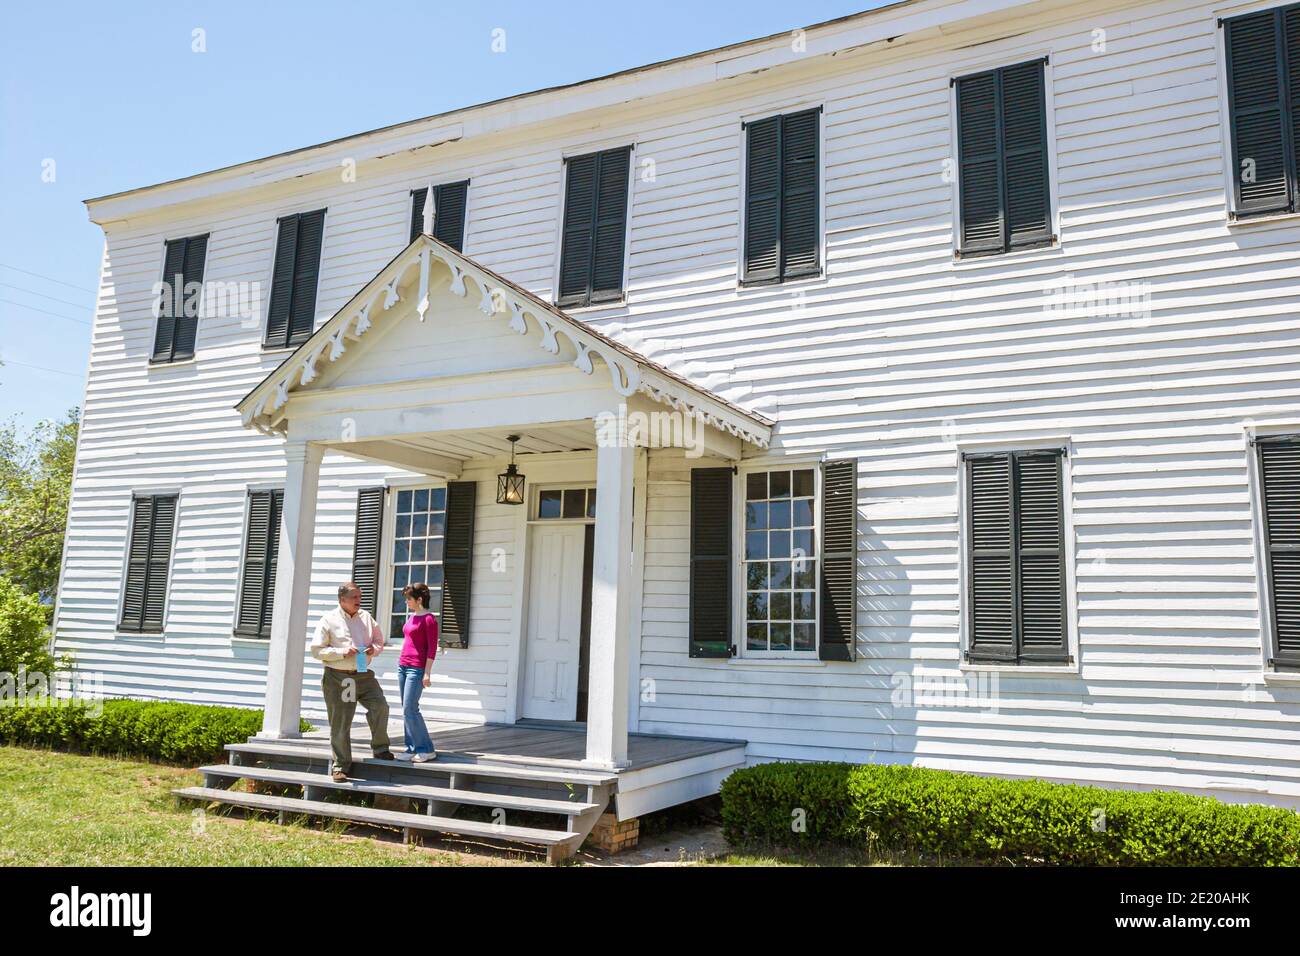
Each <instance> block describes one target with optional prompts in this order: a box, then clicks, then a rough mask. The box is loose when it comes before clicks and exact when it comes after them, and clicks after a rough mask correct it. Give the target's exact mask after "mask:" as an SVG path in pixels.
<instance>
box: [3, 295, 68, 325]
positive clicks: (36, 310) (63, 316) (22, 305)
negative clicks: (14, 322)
mask: <svg viewBox="0 0 1300 956" xmlns="http://www.w3.org/2000/svg"><path fill="white" fill-rule="evenodd" d="M0 302H3V303H5V304H6V305H16V306H18V308H20V309H31V310H32V311H33V312H41V313H44V314H45V315H52V316H54V317H55V318H56V319H63V320H64V321H66V322H79V323H81V324H82V325H90V323H89V322H87V321H86V320H85V319H74V318H73V317H72V316H70V315H60V314H59V313H58V312H51V311H50V310H49V309H38V308H36V306H34V305H24V304H23V303H22V302H15V301H14V300H13V299H0Z"/></svg>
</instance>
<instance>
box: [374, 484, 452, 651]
mask: <svg viewBox="0 0 1300 956" xmlns="http://www.w3.org/2000/svg"><path fill="white" fill-rule="evenodd" d="M446 530H447V489H446V488H443V487H437V488H402V489H400V490H399V491H398V492H397V501H396V504H395V506H394V509H393V539H392V540H393V551H392V559H393V577H392V584H391V586H390V587H389V591H390V592H391V606H390V609H389V627H388V631H389V637H390V640H398V639H400V638H401V637H402V625H403V624H405V623H406V617H407V613H406V600H405V598H403V597H402V588H404V587H406V585H408V584H417V583H423V584H426V585H428V587H429V610H431V611H432V612H433V613H434V614H435V615H438V614H440V612H441V608H442V556H443V542H444V538H445V535H446ZM440 623H441V622H440Z"/></svg>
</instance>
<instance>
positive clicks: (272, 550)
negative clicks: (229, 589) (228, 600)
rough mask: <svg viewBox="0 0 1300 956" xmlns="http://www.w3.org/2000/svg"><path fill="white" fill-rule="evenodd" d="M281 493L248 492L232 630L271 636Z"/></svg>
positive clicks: (282, 494)
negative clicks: (240, 575) (233, 628)
mask: <svg viewBox="0 0 1300 956" xmlns="http://www.w3.org/2000/svg"><path fill="white" fill-rule="evenodd" d="M283 505H284V492H283V491H281V490H275V491H251V492H249V494H248V526H247V529H246V531H245V535H244V570H243V574H242V577H241V580H240V584H239V618H238V621H237V622H236V624H235V633H236V634H238V635H240V636H242V637H270V636H271V609H272V607H273V605H274V604H275V567H276V562H277V559H278V554H277V552H278V551H279V547H280V513H281V510H282V508H283Z"/></svg>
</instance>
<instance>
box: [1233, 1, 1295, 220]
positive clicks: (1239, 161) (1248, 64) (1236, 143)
mask: <svg viewBox="0 0 1300 956" xmlns="http://www.w3.org/2000/svg"><path fill="white" fill-rule="evenodd" d="M1284 12H1285V13H1286V14H1287V16H1286V18H1285V24H1284V17H1283V13H1284ZM1296 13H1297V11H1296V10H1294V9H1290V10H1287V11H1282V10H1265V11H1262V12H1260V13H1252V14H1247V15H1245V16H1241V17H1234V18H1232V19H1230V20H1226V21H1224V29H1225V30H1226V31H1227V35H1226V37H1225V44H1224V47H1225V51H1226V55H1227V73H1228V106H1229V116H1230V124H1231V128H1232V158H1233V176H1232V178H1233V183H1234V184H1235V186H1234V188H1235V191H1236V197H1235V198H1236V210H1237V212H1238V213H1239V214H1241V215H1247V216H1248V215H1258V214H1260V213H1268V212H1280V211H1286V210H1289V209H1291V208H1294V205H1293V204H1294V202H1295V191H1296V182H1295V144H1294V143H1293V142H1292V139H1293V137H1294V132H1295V126H1296V123H1295V120H1296V116H1295V112H1294V110H1295V105H1296V97H1297V95H1298V94H1300V88H1298V87H1300V77H1297V76H1296V75H1295V72H1296V71H1297V70H1298V69H1300V31H1297V29H1296V27H1297V26H1300V24H1297V19H1296ZM1284 34H1285V35H1284ZM1288 59H1290V60H1291V61H1292V62H1291V64H1290V65H1289V69H1288V64H1287V60H1288ZM1288 80H1289V81H1290V82H1288ZM1288 87H1289V88H1288Z"/></svg>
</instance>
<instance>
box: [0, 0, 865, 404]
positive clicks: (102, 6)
mask: <svg viewBox="0 0 1300 956" xmlns="http://www.w3.org/2000/svg"><path fill="white" fill-rule="evenodd" d="M880 5H882V4H881V2H880V0H801V2H800V3H798V4H795V5H793V6H792V5H791V4H790V3H789V2H786V0H781V2H778V0H752V2H751V3H748V4H746V5H745V6H744V13H743V15H742V14H741V13H740V9H741V8H739V7H737V5H736V4H734V3H725V2H702V0H653V2H649V3H615V2H612V0H604V2H601V0H581V2H579V0H563V2H559V0H556V2H549V3H526V2H514V3H493V2H488V3H455V4H453V3H446V2H424V3H414V2H384V3H375V4H366V3H358V2H355V0H350V2H332V0H330V2H326V0H321V2H314V3H306V2H300V3H282V2H267V0H262V2H258V3H251V2H242V0H233V2H232V0H227V2H220V3H218V2H192V3H184V2H181V3H178V2H171V3H160V2H159V3H23V4H20V3H6V4H5V6H4V12H3V13H0V76H3V82H4V100H3V103H4V107H3V108H4V122H3V126H2V127H0V333H2V334H0V361H3V362H4V363H5V364H4V367H3V368H0V419H9V418H11V417H16V418H17V420H18V422H19V423H20V425H23V426H30V425H31V424H34V423H35V422H36V421H37V420H38V419H41V418H50V417H57V416H60V415H62V414H63V412H64V411H66V410H67V409H68V408H70V407H72V406H73V405H80V404H81V401H82V392H83V388H84V377H85V369H86V359H87V351H88V347H89V339H90V319H91V316H92V310H93V307H94V291H93V290H94V288H95V285H96V282H97V279H98V271H99V257H100V252H101V248H102V237H101V234H100V231H99V229H98V227H96V226H94V225H93V224H92V223H91V222H90V221H89V220H88V219H87V218H86V210H85V207H84V206H83V205H82V200H83V199H86V198H89V197H92V196H100V195H104V194H106V193H111V192H117V191H119V190H123V189H130V188H133V187H136V186H144V185H148V184H151V183H157V182H163V181H165V180H169V179H175V178H177V177H180V176H187V175H190V174H192V173H197V172H202V171H204V170H208V169H215V168H217V167H220V166H227V165H230V164H231V163H238V162H242V161H245V160H249V159H256V158H258V157H261V156H267V155H270V154H272V153H277V152H280V151H283V150H287V149H294V148H297V147H300V146H308V145H311V144H313V143H319V142H322V141H325V140H329V139H333V138H335V137H338V136H343V135H346V134H349V133H356V132H362V131H364V130H368V129H374V128H376V127H379V126H385V125H388V124H390V123H398V122H401V121H403V120H409V119H415V118H417V117H421V116H428V115H430V114H433V113H440V112H443V111H445V110H450V109H454V108H457V107H461V106H467V105H471V104H474V103H479V102H483V101H485V100H490V99H495V98H497V97H501V96H509V95H512V94H515V93H522V92H526V91H528V90H534V89H540V88H543V87H547V86H554V85H557V84H562V83H569V82H572V81H575V80H582V79H587V78H589V77H593V76H600V75H602V74H605V73H612V72H615V71H617V70H622V69H627V68H629V67H635V66H640V65H642V64H645V63H651V62H654V61H656V60H663V59H667V58H670V57H674V56H680V55H682V54H687V53H693V52H697V51H700V50H706V49H709V48H710V47H715V46H722V45H724V44H727V43H732V42H736V41H738V40H744V39H750V38H753V37H759V36H765V35H767V34H771V33H777V32H780V31H784V30H789V29H793V28H794V27H797V26H804V25H807V24H810V23H816V22H819V21H822V20H828V19H832V18H834V17H838V16H843V15H845V14H848V13H853V12H855V11H857V10H860V9H865V8H870V7H874V6H880ZM196 28H200V29H202V30H203V31H204V32H205V41H206V47H207V50H206V52H203V53H196V52H194V51H193V50H192V45H193V43H194V40H193V31H194V30H195V29H196ZM497 28H501V29H504V30H505V39H506V51H505V53H502V54H498V53H493V52H492V49H491V43H492V34H493V30H495V29H497ZM286 94H287V95H286ZM51 160H52V161H53V181H52V182H47V181H45V178H47V177H48V170H49V169H50V166H49V161H51ZM33 366H35V367H33Z"/></svg>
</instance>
